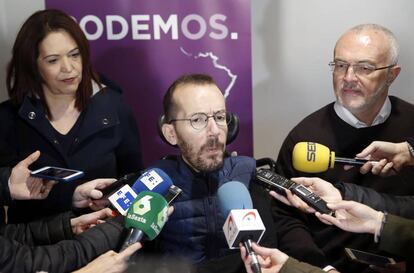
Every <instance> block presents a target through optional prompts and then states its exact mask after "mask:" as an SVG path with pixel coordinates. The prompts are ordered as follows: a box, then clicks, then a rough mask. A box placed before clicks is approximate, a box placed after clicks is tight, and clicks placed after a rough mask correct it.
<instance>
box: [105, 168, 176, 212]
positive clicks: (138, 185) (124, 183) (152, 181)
mask: <svg viewBox="0 0 414 273" xmlns="http://www.w3.org/2000/svg"><path fill="white" fill-rule="evenodd" d="M136 177H137V175H134V174H132V175H127V176H124V177H123V178H121V179H119V180H118V181H117V182H115V183H114V184H117V187H115V188H114V187H113V189H111V190H109V191H107V193H108V192H112V193H113V194H112V195H111V196H109V197H108V200H109V202H110V203H111V205H112V207H114V208H115V209H116V210H117V211H118V212H119V213H120V214H122V215H124V216H125V215H126V213H127V211H128V208H129V206H130V205H131V204H132V202H133V201H134V200H135V198H136V197H137V194H138V193H140V192H142V191H152V192H156V193H159V194H160V195H162V196H165V197H168V200H167V201H169V202H170V201H171V200H172V199H174V198H175V197H176V196H177V195H178V194H180V193H181V189H179V188H178V187H176V186H174V185H173V183H172V181H171V178H170V177H169V176H168V175H167V174H166V173H165V172H164V171H163V170H161V169H158V168H151V169H148V170H147V171H145V172H144V173H143V174H142V175H141V176H139V177H138V178H136ZM130 185H131V186H132V187H131V186H130Z"/></svg>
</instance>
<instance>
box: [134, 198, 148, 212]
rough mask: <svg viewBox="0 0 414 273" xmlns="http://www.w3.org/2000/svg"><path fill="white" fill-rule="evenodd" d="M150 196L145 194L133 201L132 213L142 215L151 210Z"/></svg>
mask: <svg viewBox="0 0 414 273" xmlns="http://www.w3.org/2000/svg"><path fill="white" fill-rule="evenodd" d="M151 199H152V196H150V195H145V196H144V197H142V198H141V199H139V200H138V201H137V202H135V203H134V205H133V208H134V213H135V214H139V215H144V214H145V213H147V212H149V211H150V210H151V202H150V200H151Z"/></svg>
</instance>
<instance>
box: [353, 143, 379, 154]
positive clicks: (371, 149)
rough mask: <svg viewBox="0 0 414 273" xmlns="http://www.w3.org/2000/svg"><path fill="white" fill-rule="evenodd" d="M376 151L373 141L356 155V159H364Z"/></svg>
mask: <svg viewBox="0 0 414 273" xmlns="http://www.w3.org/2000/svg"><path fill="white" fill-rule="evenodd" d="M376 150H377V147H376V143H375V141H373V142H372V143H371V144H370V145H368V147H366V148H365V149H364V150H362V151H361V152H360V153H359V154H357V155H356V157H357V158H366V157H368V156H370V155H371V154H372V153H374V152H375V151H376Z"/></svg>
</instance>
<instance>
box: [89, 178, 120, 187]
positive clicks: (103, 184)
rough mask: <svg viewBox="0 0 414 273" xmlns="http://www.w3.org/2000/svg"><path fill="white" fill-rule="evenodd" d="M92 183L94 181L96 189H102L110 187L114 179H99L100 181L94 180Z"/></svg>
mask: <svg viewBox="0 0 414 273" xmlns="http://www.w3.org/2000/svg"><path fill="white" fill-rule="evenodd" d="M94 181H96V187H95V188H96V189H100V190H102V189H104V188H106V187H108V186H109V185H111V184H112V183H114V182H115V181H116V179H114V178H100V179H95V180H94Z"/></svg>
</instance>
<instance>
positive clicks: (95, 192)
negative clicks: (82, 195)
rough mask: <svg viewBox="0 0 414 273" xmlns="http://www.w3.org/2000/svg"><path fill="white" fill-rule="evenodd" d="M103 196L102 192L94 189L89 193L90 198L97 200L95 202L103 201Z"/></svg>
mask: <svg viewBox="0 0 414 273" xmlns="http://www.w3.org/2000/svg"><path fill="white" fill-rule="evenodd" d="M102 196H103V194H102V192H101V191H100V190H95V189H93V190H91V191H90V192H89V198H91V199H95V200H96V199H101V198H102Z"/></svg>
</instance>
